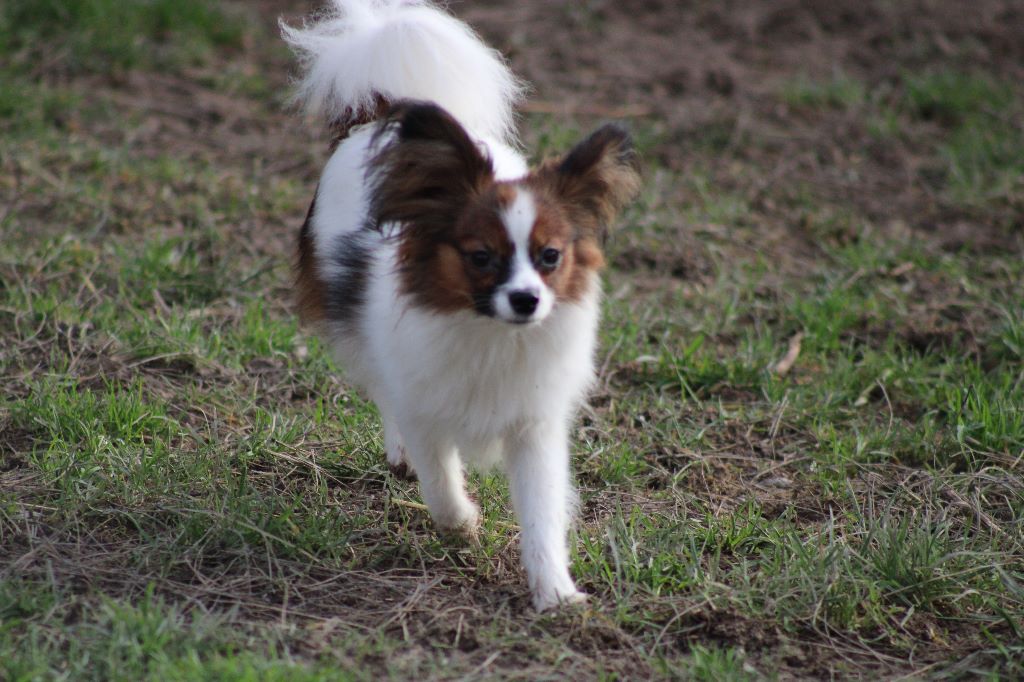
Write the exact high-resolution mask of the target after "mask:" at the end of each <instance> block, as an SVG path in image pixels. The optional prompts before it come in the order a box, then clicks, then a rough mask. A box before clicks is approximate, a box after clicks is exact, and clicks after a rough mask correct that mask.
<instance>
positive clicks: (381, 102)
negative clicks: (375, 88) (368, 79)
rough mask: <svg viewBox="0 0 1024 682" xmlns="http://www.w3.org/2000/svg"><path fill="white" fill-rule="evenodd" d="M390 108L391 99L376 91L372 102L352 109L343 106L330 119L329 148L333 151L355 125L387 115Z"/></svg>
mask: <svg viewBox="0 0 1024 682" xmlns="http://www.w3.org/2000/svg"><path fill="white" fill-rule="evenodd" d="M390 109H391V101H390V100H389V99H387V98H386V97H384V96H383V95H381V94H379V93H377V94H374V96H373V104H372V105H370V106H369V107H363V108H361V109H358V110H353V109H352V107H345V110H344V111H343V112H342V113H341V115H340V116H338V117H337V118H336V119H334V120H333V121H331V123H330V124H329V125H328V128H329V129H330V131H331V143H330V150H331V151H332V152H333V151H334V150H335V149H337V147H338V145H339V144H341V143H342V141H343V140H344V139H345V138H347V137H348V135H349V133H350V132H352V129H353V128H355V127H356V126H361V125H366V124H367V123H373V122H374V121H377V120H379V119H382V118H384V117H386V116H387V115H388V111H389V110H390Z"/></svg>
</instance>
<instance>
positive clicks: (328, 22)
mask: <svg viewBox="0 0 1024 682" xmlns="http://www.w3.org/2000/svg"><path fill="white" fill-rule="evenodd" d="M281 30H282V33H283V35H284V39H285V40H286V41H287V42H288V43H289V44H290V45H291V47H292V49H293V50H295V52H296V53H297V54H298V55H299V57H300V59H301V60H302V65H303V71H304V73H303V77H302V79H301V81H300V82H299V84H298V93H297V95H296V100H297V101H298V102H300V103H301V104H302V105H303V106H304V107H305V109H306V110H307V111H308V112H309V113H312V114H314V115H318V116H323V117H324V118H326V120H327V122H328V123H329V124H331V125H332V126H337V127H340V128H341V129H342V130H345V129H347V128H348V127H349V126H351V125H355V124H357V123H365V122H367V121H371V120H374V119H375V118H377V117H378V116H380V115H381V114H382V113H383V112H382V111H381V108H382V106H385V107H386V105H388V104H390V103H391V102H394V101H396V100H399V99H417V100H426V101H429V102H434V103H435V104H438V105H440V106H441V107H442V108H444V109H446V110H448V112H449V113H451V114H452V115H453V116H454V117H455V118H456V119H457V120H458V121H459V122H460V123H462V125H463V126H465V127H466V128H467V129H469V130H470V131H472V132H473V133H475V134H477V135H486V136H488V137H491V138H492V139H495V140H498V141H505V142H514V140H515V132H514V121H513V111H512V107H513V105H514V104H515V102H516V101H517V100H518V99H519V98H520V97H521V96H522V93H523V89H524V88H523V85H522V83H520V81H519V80H517V79H516V77H515V76H514V75H513V74H512V72H511V71H510V70H509V68H508V66H507V65H506V64H505V61H504V59H503V58H502V56H501V55H500V54H499V53H498V52H497V51H496V50H493V49H491V48H490V47H488V46H487V45H485V44H484V42H483V41H482V40H481V39H480V38H479V36H477V35H476V34H475V33H474V32H473V30H472V29H470V28H469V27H468V26H467V25H466V24H464V23H463V22H461V21H459V20H458V19H456V18H454V17H453V16H451V15H449V14H447V13H446V12H444V11H443V10H441V9H439V8H437V7H434V6H433V5H431V4H430V3H428V2H424V1H422V0H330V4H329V7H328V8H327V9H326V10H325V11H324V13H323V14H322V15H321V16H319V17H317V18H316V20H315V21H314V22H313V23H311V24H306V25H304V26H303V27H302V28H295V27H292V26H288V25H286V24H284V23H283V22H282V23H281Z"/></svg>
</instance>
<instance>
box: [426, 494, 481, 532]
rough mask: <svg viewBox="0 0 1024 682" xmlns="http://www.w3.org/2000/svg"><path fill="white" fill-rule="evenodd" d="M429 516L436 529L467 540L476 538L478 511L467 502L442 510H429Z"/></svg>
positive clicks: (478, 523) (478, 520)
mask: <svg viewBox="0 0 1024 682" xmlns="http://www.w3.org/2000/svg"><path fill="white" fill-rule="evenodd" d="M430 515H431V518H433V519H434V525H435V526H437V527H438V529H440V530H442V531H445V532H448V533H455V534H457V535H463V536H465V537H467V538H474V537H476V532H477V528H479V526H480V510H479V509H477V506H476V505H475V504H473V503H472V502H470V501H469V500H466V501H465V502H463V503H460V504H452V505H450V506H448V507H447V508H446V509H443V510H438V511H434V510H431V513H430Z"/></svg>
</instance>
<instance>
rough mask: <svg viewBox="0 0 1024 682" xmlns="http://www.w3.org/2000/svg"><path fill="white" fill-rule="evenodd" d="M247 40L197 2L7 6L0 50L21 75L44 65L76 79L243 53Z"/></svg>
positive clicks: (57, 0)
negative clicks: (55, 65)
mask: <svg viewBox="0 0 1024 682" xmlns="http://www.w3.org/2000/svg"><path fill="white" fill-rule="evenodd" d="M243 35H244V27H243V25H242V24H240V22H239V20H238V19H237V17H233V16H231V13H230V12H228V11H225V10H224V9H223V8H221V7H220V6H218V5H216V4H211V3H207V2H201V1H200V0H127V1H123V2H119V1H117V0H8V2H5V3H4V5H3V7H2V8H0V43H3V44H4V45H5V48H4V49H5V51H6V52H8V53H9V54H12V55H14V56H15V59H16V63H17V62H20V65H21V67H22V68H28V66H29V62H30V61H31V60H32V59H39V58H42V59H47V60H56V61H58V62H59V63H61V64H63V65H64V66H65V67H66V68H68V69H70V70H71V71H76V72H77V71H95V70H106V69H110V68H122V69H124V68H131V67H135V66H139V65H144V64H146V65H155V66H159V65H161V64H164V63H166V60H168V59H174V60H192V61H194V60H196V59H198V58H200V57H202V56H204V55H209V54H210V52H211V50H213V49H215V48H224V47H237V46H239V45H240V44H241V41H242V37H243ZM44 47H46V48H48V49H46V50H44Z"/></svg>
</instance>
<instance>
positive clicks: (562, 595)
mask: <svg viewBox="0 0 1024 682" xmlns="http://www.w3.org/2000/svg"><path fill="white" fill-rule="evenodd" d="M587 599H588V597H587V594H586V593H585V592H580V591H579V590H577V589H575V588H573V590H572V591H571V592H570V591H561V590H545V591H543V592H535V593H534V595H533V607H534V608H535V609H537V611H541V612H543V611H548V610H550V609H554V608H565V607H571V606H573V605H577V604H586V603H587Z"/></svg>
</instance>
